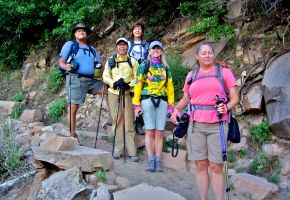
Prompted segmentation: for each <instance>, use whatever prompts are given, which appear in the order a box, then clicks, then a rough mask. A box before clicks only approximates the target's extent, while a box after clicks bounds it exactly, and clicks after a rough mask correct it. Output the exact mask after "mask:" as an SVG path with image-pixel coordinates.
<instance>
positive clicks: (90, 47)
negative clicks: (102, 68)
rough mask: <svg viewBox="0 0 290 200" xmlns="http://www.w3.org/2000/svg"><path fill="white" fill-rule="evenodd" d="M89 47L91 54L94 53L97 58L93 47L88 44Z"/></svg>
mask: <svg viewBox="0 0 290 200" xmlns="http://www.w3.org/2000/svg"><path fill="white" fill-rule="evenodd" d="M88 47H89V52H92V54H93V55H94V57H95V58H96V51H95V50H94V49H93V47H92V46H91V45H89V44H88Z"/></svg>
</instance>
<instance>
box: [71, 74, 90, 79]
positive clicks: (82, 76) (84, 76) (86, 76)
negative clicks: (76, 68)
mask: <svg viewBox="0 0 290 200" xmlns="http://www.w3.org/2000/svg"><path fill="white" fill-rule="evenodd" d="M71 75H73V76H77V77H78V78H90V79H94V75H83V74H75V73H71Z"/></svg>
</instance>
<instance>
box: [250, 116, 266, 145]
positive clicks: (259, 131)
mask: <svg viewBox="0 0 290 200" xmlns="http://www.w3.org/2000/svg"><path fill="white" fill-rule="evenodd" d="M250 132H251V136H250V140H251V142H252V143H253V144H257V145H258V146H261V145H262V144H263V143H264V142H266V141H269V140H270V139H271V136H270V129H269V122H268V121H267V120H265V121H263V122H262V123H261V124H259V125H253V126H251V127H250Z"/></svg>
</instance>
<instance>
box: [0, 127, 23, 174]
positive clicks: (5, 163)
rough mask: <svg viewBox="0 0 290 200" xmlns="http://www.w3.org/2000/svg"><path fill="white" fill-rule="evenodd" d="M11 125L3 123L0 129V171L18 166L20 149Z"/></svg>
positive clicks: (10, 170)
mask: <svg viewBox="0 0 290 200" xmlns="http://www.w3.org/2000/svg"><path fill="white" fill-rule="evenodd" d="M15 136H16V135H15V131H14V130H13V126H10V125H7V124H3V125H2V127H1V130H0V172H4V171H9V172H12V171H13V170H15V169H17V168H19V167H20V166H21V165H22V162H21V160H20V156H21V150H20V149H19V147H18V146H17V143H16V139H15Z"/></svg>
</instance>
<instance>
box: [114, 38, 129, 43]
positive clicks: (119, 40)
mask: <svg viewBox="0 0 290 200" xmlns="http://www.w3.org/2000/svg"><path fill="white" fill-rule="evenodd" d="M119 42H125V43H126V44H128V40H127V39H126V38H124V37H120V38H118V39H117V41H116V45H117V44H118V43H119Z"/></svg>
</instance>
